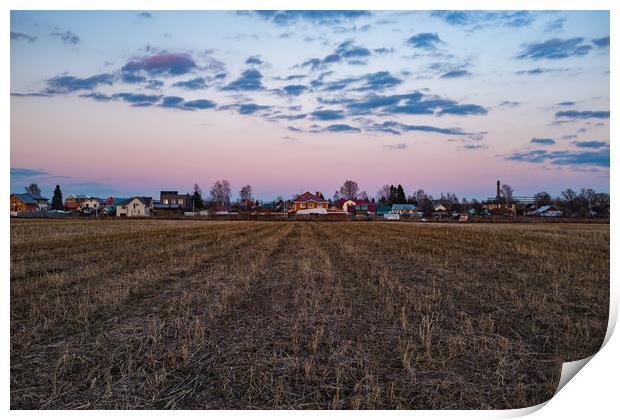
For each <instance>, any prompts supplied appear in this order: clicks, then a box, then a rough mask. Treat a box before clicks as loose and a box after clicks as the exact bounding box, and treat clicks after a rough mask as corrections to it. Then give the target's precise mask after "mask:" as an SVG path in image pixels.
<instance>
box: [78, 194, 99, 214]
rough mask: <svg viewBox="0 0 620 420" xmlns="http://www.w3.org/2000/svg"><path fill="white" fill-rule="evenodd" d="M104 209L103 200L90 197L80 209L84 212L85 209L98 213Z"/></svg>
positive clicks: (80, 205) (82, 203)
mask: <svg viewBox="0 0 620 420" xmlns="http://www.w3.org/2000/svg"><path fill="white" fill-rule="evenodd" d="M102 208H103V204H102V200H101V199H99V198H97V197H88V198H85V199H84V200H82V201H81V202H80V204H79V205H78V209H79V210H81V211H84V209H92V210H94V211H96V212H98V211H99V210H101V209H102Z"/></svg>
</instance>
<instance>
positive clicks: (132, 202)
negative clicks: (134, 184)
mask: <svg viewBox="0 0 620 420" xmlns="http://www.w3.org/2000/svg"><path fill="white" fill-rule="evenodd" d="M152 215H153V199H152V198H151V197H132V198H130V199H128V200H123V201H121V202H120V203H119V204H118V205H117V206H116V216H118V217H150V216H152Z"/></svg>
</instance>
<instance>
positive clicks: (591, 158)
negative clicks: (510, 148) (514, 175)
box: [506, 148, 609, 168]
mask: <svg viewBox="0 0 620 420" xmlns="http://www.w3.org/2000/svg"><path fill="white" fill-rule="evenodd" d="M506 159H508V160H513V161H520V162H529V163H550V164H552V165H565V166H601V167H607V168H608V167H609V148H601V149H599V150H596V151H583V152H582V151H566V150H564V151H553V152H550V151H547V150H529V151H525V152H517V153H513V154H511V155H509V156H507V157H506Z"/></svg>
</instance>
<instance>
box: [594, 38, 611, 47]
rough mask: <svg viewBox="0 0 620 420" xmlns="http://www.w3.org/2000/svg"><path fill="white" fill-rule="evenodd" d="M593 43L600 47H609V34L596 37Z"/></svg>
mask: <svg viewBox="0 0 620 420" xmlns="http://www.w3.org/2000/svg"><path fill="white" fill-rule="evenodd" d="M592 43H593V44H594V45H596V46H597V47H599V48H609V35H607V36H604V37H603V38H596V39H593V40H592Z"/></svg>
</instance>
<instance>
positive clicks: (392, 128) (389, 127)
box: [368, 121, 470, 136]
mask: <svg viewBox="0 0 620 420" xmlns="http://www.w3.org/2000/svg"><path fill="white" fill-rule="evenodd" d="M368 129H369V130H371V131H381V132H385V133H390V134H395V135H400V134H401V132H402V131H421V132H427V133H438V134H447V135H453V136H461V135H469V134H470V133H466V132H464V131H463V130H462V129H460V128H441V127H433V126H430V125H409V124H402V123H399V122H397V121H384V122H383V123H380V124H379V123H374V124H372V125H371V126H369V127H368Z"/></svg>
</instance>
